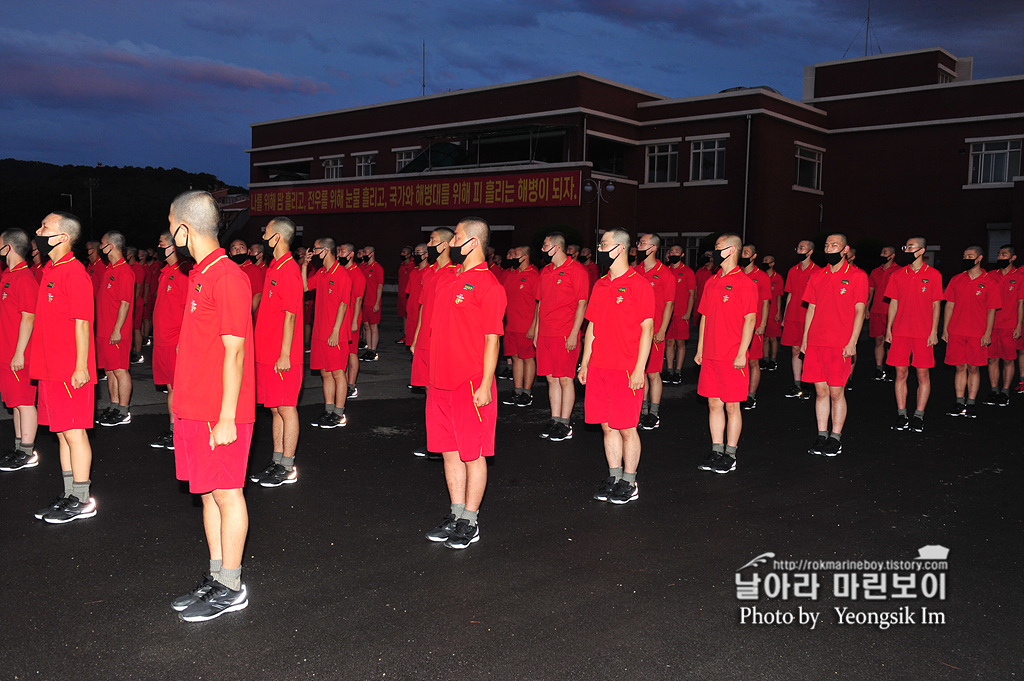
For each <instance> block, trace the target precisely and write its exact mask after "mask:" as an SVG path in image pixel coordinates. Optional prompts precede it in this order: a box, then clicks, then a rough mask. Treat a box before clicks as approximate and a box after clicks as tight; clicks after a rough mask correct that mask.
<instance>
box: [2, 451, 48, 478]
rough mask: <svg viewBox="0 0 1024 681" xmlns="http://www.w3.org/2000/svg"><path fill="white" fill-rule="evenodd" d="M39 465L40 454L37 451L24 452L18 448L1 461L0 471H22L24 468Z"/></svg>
mask: <svg viewBox="0 0 1024 681" xmlns="http://www.w3.org/2000/svg"><path fill="white" fill-rule="evenodd" d="M38 465H39V454H38V453H37V452H35V451H31V452H24V451H22V450H20V449H16V450H14V451H13V452H11V453H10V455H8V456H6V457H4V460H3V462H0V471H4V472H5V473H10V472H12V471H20V470H21V469H22V468H35V467H36V466H38Z"/></svg>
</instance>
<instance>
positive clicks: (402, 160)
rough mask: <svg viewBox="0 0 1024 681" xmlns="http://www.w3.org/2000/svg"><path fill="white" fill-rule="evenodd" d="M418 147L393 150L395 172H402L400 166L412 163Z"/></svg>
mask: <svg viewBox="0 0 1024 681" xmlns="http://www.w3.org/2000/svg"><path fill="white" fill-rule="evenodd" d="M419 151H420V148H419V147H414V148H412V149H396V150H395V172H396V173H400V172H402V168H404V167H405V166H407V165H409V164H410V163H412V161H413V159H415V158H416V156H418V155H419Z"/></svg>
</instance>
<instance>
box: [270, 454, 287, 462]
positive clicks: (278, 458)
mask: <svg viewBox="0 0 1024 681" xmlns="http://www.w3.org/2000/svg"><path fill="white" fill-rule="evenodd" d="M283 458H284V452H274V454H273V456H272V457H271V459H272V460H273V461H274V463H281V459H283Z"/></svg>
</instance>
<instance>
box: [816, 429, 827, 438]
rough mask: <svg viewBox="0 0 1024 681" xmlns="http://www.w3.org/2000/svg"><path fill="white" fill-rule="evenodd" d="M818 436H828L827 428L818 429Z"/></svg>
mask: <svg viewBox="0 0 1024 681" xmlns="http://www.w3.org/2000/svg"><path fill="white" fill-rule="evenodd" d="M818 437H828V431H827V430H819V431H818Z"/></svg>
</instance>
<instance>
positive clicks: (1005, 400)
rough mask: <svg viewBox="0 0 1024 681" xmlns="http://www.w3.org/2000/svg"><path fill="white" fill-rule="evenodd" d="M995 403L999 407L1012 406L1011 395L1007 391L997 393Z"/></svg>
mask: <svg viewBox="0 0 1024 681" xmlns="http://www.w3.org/2000/svg"><path fill="white" fill-rule="evenodd" d="M995 405H996V406H997V407H1008V406H1010V396H1009V395H1007V394H1006V393H999V394H998V395H996V402H995Z"/></svg>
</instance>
